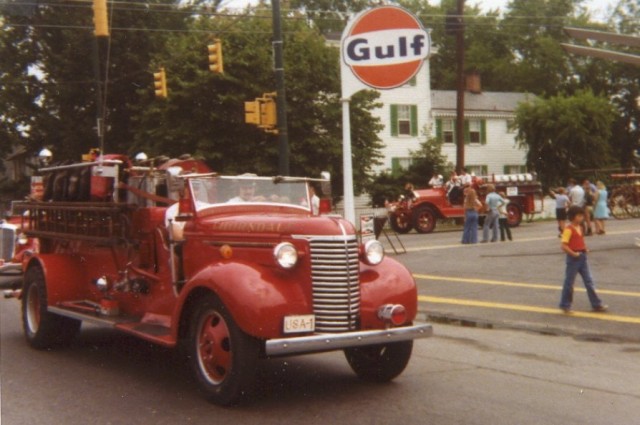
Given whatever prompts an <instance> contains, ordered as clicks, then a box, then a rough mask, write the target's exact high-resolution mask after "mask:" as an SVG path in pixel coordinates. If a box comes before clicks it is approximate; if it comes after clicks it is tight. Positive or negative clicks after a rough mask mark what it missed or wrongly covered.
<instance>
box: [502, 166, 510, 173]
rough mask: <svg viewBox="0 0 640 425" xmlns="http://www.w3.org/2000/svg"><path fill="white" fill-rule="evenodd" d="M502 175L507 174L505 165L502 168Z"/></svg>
mask: <svg viewBox="0 0 640 425" xmlns="http://www.w3.org/2000/svg"><path fill="white" fill-rule="evenodd" d="M502 174H509V166H508V165H505V166H504V167H502Z"/></svg>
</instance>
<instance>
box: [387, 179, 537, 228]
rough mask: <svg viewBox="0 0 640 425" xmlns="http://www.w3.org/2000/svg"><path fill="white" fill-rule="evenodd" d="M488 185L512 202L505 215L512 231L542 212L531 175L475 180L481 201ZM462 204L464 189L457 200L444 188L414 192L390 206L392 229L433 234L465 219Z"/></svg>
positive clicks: (535, 182) (460, 190) (460, 189)
mask: <svg viewBox="0 0 640 425" xmlns="http://www.w3.org/2000/svg"><path fill="white" fill-rule="evenodd" d="M488 183H492V184H494V185H495V187H496V191H497V192H499V193H500V192H502V193H504V194H505V195H506V197H507V198H508V199H509V203H508V204H507V207H506V211H507V221H508V223H509V225H510V226H511V227H516V226H518V225H520V223H521V221H522V216H523V214H536V213H538V212H540V210H541V209H542V202H543V193H542V187H541V185H540V183H539V182H538V181H536V179H535V176H534V175H532V174H510V175H492V176H490V177H487V178H479V177H478V178H476V177H474V178H473V183H472V186H473V187H474V188H475V189H476V190H477V192H478V195H479V198H480V200H481V201H484V198H485V196H486V185H487V184H488ZM462 200H463V196H462V188H459V196H457V197H455V196H454V197H452V196H451V194H450V193H448V191H447V189H446V188H445V187H444V186H441V187H433V188H428V189H418V190H414V191H412V193H410V194H407V195H403V196H401V198H400V199H399V200H398V201H397V202H393V203H391V204H389V205H388V206H387V209H388V214H389V225H390V226H391V228H392V229H393V230H394V231H395V232H397V233H408V232H410V231H411V229H415V230H416V232H418V233H431V232H433V230H434V229H435V227H436V221H437V220H439V219H455V220H463V219H464V208H463V206H462ZM536 201H538V207H539V209H538V208H537V207H536Z"/></svg>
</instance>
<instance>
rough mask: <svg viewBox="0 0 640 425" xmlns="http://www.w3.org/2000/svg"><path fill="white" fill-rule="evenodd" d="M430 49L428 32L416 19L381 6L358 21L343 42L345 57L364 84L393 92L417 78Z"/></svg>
mask: <svg viewBox="0 0 640 425" xmlns="http://www.w3.org/2000/svg"><path fill="white" fill-rule="evenodd" d="M430 46H431V40H430V38H429V33H428V32H427V31H425V29H424V28H423V27H422V24H421V23H420V21H418V19H417V18H416V17H415V16H413V15H412V14H411V13H409V12H408V11H406V10H404V9H402V8H400V7H396V6H381V7H377V8H375V9H371V10H369V11H366V12H364V13H362V14H361V15H360V16H359V17H358V18H356V21H355V22H354V23H353V25H352V27H351V30H350V31H349V33H348V34H347V36H346V37H345V38H344V39H343V41H342V57H343V59H344V61H345V63H346V64H347V65H348V66H349V67H350V68H351V70H352V71H353V73H354V74H355V75H356V76H357V77H358V78H359V79H360V81H362V82H363V83H364V84H367V85H368V86H371V87H375V88H378V89H391V88H394V87H400V86H402V85H404V84H406V83H407V82H409V80H411V78H413V76H415V75H416V73H417V72H418V70H420V67H421V66H422V62H423V61H424V60H425V59H426V58H427V57H428V56H429V49H430Z"/></svg>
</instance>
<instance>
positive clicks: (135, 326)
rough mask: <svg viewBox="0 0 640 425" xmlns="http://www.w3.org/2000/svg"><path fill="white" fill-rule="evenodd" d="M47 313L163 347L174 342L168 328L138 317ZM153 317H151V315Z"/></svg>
mask: <svg viewBox="0 0 640 425" xmlns="http://www.w3.org/2000/svg"><path fill="white" fill-rule="evenodd" d="M47 311H49V312H50V313H53V314H58V315H60V316H65V317H69V318H71V319H76V320H80V321H87V322H91V323H94V324H97V325H100V326H105V327H109V328H115V329H117V330H119V331H122V332H126V333H128V334H132V335H135V336H137V337H139V338H142V339H145V340H147V341H150V342H153V343H156V344H159V345H164V346H165V347H173V346H175V345H176V341H175V339H174V338H173V336H172V334H171V329H170V328H169V327H168V326H163V325H162V324H159V323H154V322H153V321H141V320H140V318H139V317H134V316H125V315H118V316H106V315H101V314H98V313H89V312H81V311H77V310H74V309H73V307H58V306H49V307H47ZM151 316H153V315H151Z"/></svg>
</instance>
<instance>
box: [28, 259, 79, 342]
mask: <svg viewBox="0 0 640 425" xmlns="http://www.w3.org/2000/svg"><path fill="white" fill-rule="evenodd" d="M22 291H23V296H22V327H23V329H24V336H25V338H26V339H27V343H29V345H30V346H31V347H33V348H37V349H39V350H44V349H47V348H52V347H60V346H66V345H69V344H70V343H71V341H73V339H74V338H75V337H76V335H78V332H79V331H80V326H81V325H82V322H81V321H80V320H76V319H70V318H68V317H63V316H59V315H57V314H53V313H49V312H48V311H47V305H48V304H47V286H46V283H45V280H44V273H43V271H42V269H41V268H40V267H31V268H29V269H28V270H27V272H26V273H25V275H24V286H23V290H22Z"/></svg>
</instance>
